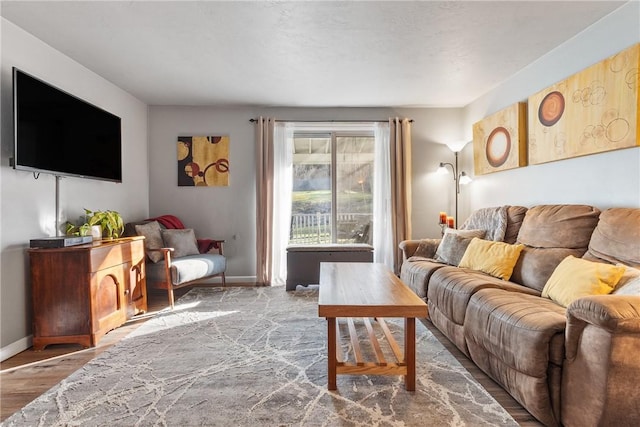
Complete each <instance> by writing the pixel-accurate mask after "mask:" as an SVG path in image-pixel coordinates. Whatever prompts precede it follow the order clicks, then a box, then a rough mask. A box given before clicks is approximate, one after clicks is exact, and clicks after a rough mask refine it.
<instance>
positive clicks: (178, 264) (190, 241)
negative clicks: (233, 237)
mask: <svg viewBox="0 0 640 427" xmlns="http://www.w3.org/2000/svg"><path fill="white" fill-rule="evenodd" d="M124 235H125V236H131V235H140V236H144V237H145V251H146V254H147V256H146V257H145V259H146V265H145V267H146V274H147V287H151V288H154V289H165V290H167V293H168V297H169V305H170V306H171V308H173V307H174V301H175V299H174V294H173V291H174V289H178V288H182V287H186V286H192V285H196V284H201V283H202V282H203V281H205V280H208V279H211V278H213V277H217V276H220V278H221V280H222V286H225V285H226V282H225V271H226V267H227V262H226V258H225V256H224V253H223V243H224V240H215V239H196V237H195V234H194V232H193V230H192V229H187V228H185V226H184V224H183V223H182V221H180V219H178V218H177V217H175V216H173V215H163V216H160V217H157V218H149V219H147V220H144V221H141V222H137V223H128V224H126V225H125V233H124Z"/></svg>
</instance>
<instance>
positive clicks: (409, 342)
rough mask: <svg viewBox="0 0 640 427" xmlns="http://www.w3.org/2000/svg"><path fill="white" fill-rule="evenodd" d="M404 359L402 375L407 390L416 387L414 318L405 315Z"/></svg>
mask: <svg viewBox="0 0 640 427" xmlns="http://www.w3.org/2000/svg"><path fill="white" fill-rule="evenodd" d="M404 359H405V360H404V361H405V363H406V364H407V375H406V376H405V377H404V386H405V388H406V389H407V391H415V389H416V319H415V318H414V317H407V318H405V319H404Z"/></svg>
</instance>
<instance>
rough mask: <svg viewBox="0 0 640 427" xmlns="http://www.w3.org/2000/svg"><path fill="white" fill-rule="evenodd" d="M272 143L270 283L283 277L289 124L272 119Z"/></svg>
mask: <svg viewBox="0 0 640 427" xmlns="http://www.w3.org/2000/svg"><path fill="white" fill-rule="evenodd" d="M273 145H274V147H273V194H274V197H273V198H274V201H273V234H272V236H273V240H272V242H271V249H272V266H271V267H272V269H271V271H272V277H271V286H282V285H285V284H286V280H287V253H286V251H287V244H288V243H289V232H290V227H291V195H292V191H293V124H292V123H286V122H276V124H275V134H274V144H273Z"/></svg>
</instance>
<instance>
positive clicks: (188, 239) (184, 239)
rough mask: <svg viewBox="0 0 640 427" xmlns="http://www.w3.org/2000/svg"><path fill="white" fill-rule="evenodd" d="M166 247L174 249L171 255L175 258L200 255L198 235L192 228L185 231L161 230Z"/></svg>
mask: <svg viewBox="0 0 640 427" xmlns="http://www.w3.org/2000/svg"><path fill="white" fill-rule="evenodd" d="M161 233H162V240H163V241H164V246H165V247H167V248H173V249H174V251H173V253H172V254H171V256H173V257H174V258H180V257H183V256H187V255H198V254H199V253H200V251H198V241H197V240H196V234H195V233H194V232H193V229H191V228H185V229H184V230H161Z"/></svg>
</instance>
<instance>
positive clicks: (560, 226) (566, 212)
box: [511, 205, 600, 291]
mask: <svg viewBox="0 0 640 427" xmlns="http://www.w3.org/2000/svg"><path fill="white" fill-rule="evenodd" d="M599 215H600V210H598V209H597V208H594V207H593V206H587V205H539V206H534V207H532V208H530V209H528V210H527V213H526V214H525V217H524V220H523V222H522V227H520V231H519V233H518V239H517V242H518V243H521V244H523V245H525V247H524V249H523V251H522V253H521V254H520V258H519V259H518V262H517V263H516V265H515V267H514V269H513V274H512V276H511V281H513V282H516V283H519V284H521V285H524V286H527V287H530V288H533V289H537V290H538V291H542V289H543V288H544V285H545V283H547V280H549V277H551V274H552V273H553V271H554V270H555V268H556V267H557V266H558V264H560V262H561V261H562V260H563V259H565V258H566V257H567V256H569V255H573V256H574V257H577V258H579V257H581V256H582V255H584V253H585V252H586V251H587V247H588V245H589V240H590V239H591V234H592V233H593V230H594V229H595V228H596V224H597V223H598V216H599Z"/></svg>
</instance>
